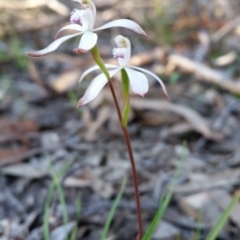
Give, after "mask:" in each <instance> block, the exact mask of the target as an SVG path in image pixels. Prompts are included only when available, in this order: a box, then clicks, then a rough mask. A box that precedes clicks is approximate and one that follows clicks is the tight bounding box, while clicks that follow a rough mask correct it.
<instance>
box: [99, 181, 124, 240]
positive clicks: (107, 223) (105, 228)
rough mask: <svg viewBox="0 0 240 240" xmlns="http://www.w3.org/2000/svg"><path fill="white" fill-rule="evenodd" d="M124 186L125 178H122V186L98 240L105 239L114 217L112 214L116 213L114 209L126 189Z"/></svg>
mask: <svg viewBox="0 0 240 240" xmlns="http://www.w3.org/2000/svg"><path fill="white" fill-rule="evenodd" d="M126 185H127V178H124V179H123V182H122V185H121V188H120V191H119V193H118V195H117V197H116V199H115V200H114V202H113V205H112V207H111V210H110V212H109V214H108V217H107V221H106V222H105V225H104V228H103V231H102V233H101V237H100V240H105V239H106V237H107V234H108V231H109V227H110V224H111V222H112V220H113V216H114V214H115V212H116V209H117V206H118V204H119V202H120V199H121V198H122V195H123V192H124V190H125V188H126Z"/></svg>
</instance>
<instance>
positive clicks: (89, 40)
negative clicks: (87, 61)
mask: <svg viewBox="0 0 240 240" xmlns="http://www.w3.org/2000/svg"><path fill="white" fill-rule="evenodd" d="M97 39H98V35H97V34H96V33H92V32H85V33H84V34H83V36H82V38H81V40H80V43H79V46H78V48H77V49H74V51H75V52H76V53H78V54H81V53H86V52H88V51H89V50H91V49H92V48H93V47H94V46H95V45H96V43H97Z"/></svg>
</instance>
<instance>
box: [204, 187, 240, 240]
mask: <svg viewBox="0 0 240 240" xmlns="http://www.w3.org/2000/svg"><path fill="white" fill-rule="evenodd" d="M239 199H240V191H238V192H236V193H235V194H234V196H233V198H232V200H231V202H230V203H229V205H228V206H227V208H226V209H225V210H224V211H223V213H222V215H221V216H220V218H219V219H218V221H217V223H216V225H215V226H214V227H213V229H212V230H211V231H210V233H209V234H208V236H207V238H206V240H214V239H216V237H217V236H218V234H219V233H220V232H221V230H222V229H223V227H224V225H225V223H226V222H227V220H228V217H229V215H230V214H231V212H232V210H233V208H234V207H235V205H236V204H237V203H238V201H239Z"/></svg>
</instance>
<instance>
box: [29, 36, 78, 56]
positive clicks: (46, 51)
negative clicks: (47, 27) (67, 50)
mask: <svg viewBox="0 0 240 240" xmlns="http://www.w3.org/2000/svg"><path fill="white" fill-rule="evenodd" d="M80 34H81V33H75V34H72V35H68V36H64V37H61V38H59V39H57V40H55V41H54V42H52V43H51V44H50V45H49V46H48V47H46V48H44V49H42V50H40V51H37V52H27V55H28V56H30V57H41V56H44V55H47V54H49V53H51V52H53V51H55V50H56V49H57V48H58V47H59V46H60V45H61V44H62V43H63V42H65V41H67V40H68V39H70V38H73V37H76V36H78V35H80Z"/></svg>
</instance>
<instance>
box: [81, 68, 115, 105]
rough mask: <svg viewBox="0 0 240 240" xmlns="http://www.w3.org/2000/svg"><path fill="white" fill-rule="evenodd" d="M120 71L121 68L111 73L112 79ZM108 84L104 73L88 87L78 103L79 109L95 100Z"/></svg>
mask: <svg viewBox="0 0 240 240" xmlns="http://www.w3.org/2000/svg"><path fill="white" fill-rule="evenodd" d="M118 71H119V68H117V69H114V70H111V71H109V75H110V77H113V75H114V74H115V73H117V72H118ZM107 82H108V80H107V78H106V76H105V75H104V73H101V74H99V75H98V76H97V77H95V78H94V79H93V80H92V82H91V83H90V85H89V86H88V88H87V90H86V92H85V94H84V95H83V97H82V98H81V99H80V100H79V101H78V107H81V106H83V105H85V104H87V103H89V102H91V101H92V100H93V99H95V98H96V97H97V96H98V94H99V93H100V91H101V90H102V89H103V87H104V86H105V84H106V83H107Z"/></svg>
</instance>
